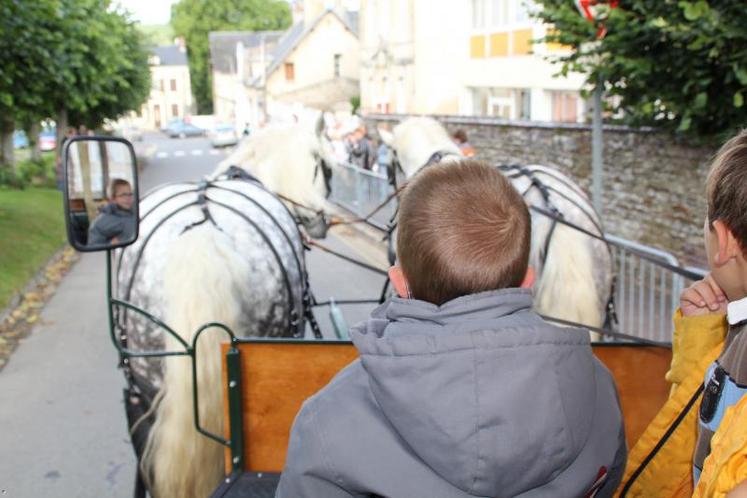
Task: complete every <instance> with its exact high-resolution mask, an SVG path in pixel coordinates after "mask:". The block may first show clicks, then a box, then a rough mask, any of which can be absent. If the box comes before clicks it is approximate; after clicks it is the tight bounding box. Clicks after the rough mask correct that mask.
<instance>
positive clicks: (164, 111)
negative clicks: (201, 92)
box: [138, 43, 194, 130]
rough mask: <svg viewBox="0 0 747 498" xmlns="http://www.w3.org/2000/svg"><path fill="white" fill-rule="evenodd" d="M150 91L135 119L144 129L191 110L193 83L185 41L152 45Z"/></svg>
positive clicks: (191, 111) (156, 128)
mask: <svg viewBox="0 0 747 498" xmlns="http://www.w3.org/2000/svg"><path fill="white" fill-rule="evenodd" d="M148 63H149V64H150V71H151V91H150V96H149V97H148V101H147V102H146V103H145V104H143V106H142V108H141V110H140V113H139V116H138V121H139V122H140V126H141V127H142V128H145V129H151V130H158V129H160V128H162V127H164V126H166V124H168V122H169V121H172V120H174V119H184V118H186V117H188V116H190V115H191V114H192V113H193V112H194V100H193V98H192V84H191V80H190V77H189V66H188V65H187V53H186V49H185V47H184V44H183V43H181V44H176V45H167V46H162V47H156V48H154V49H153V51H152V53H151V56H150V57H149V59H148Z"/></svg>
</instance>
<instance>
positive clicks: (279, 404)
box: [212, 340, 671, 498]
mask: <svg viewBox="0 0 747 498" xmlns="http://www.w3.org/2000/svg"><path fill="white" fill-rule="evenodd" d="M236 349H237V350H238V353H239V354H238V365H239V368H240V383H238V384H237V385H234V386H233V388H236V387H240V391H241V396H240V411H241V414H240V418H241V428H242V432H243V438H242V442H241V443H242V444H241V448H242V451H241V455H242V456H243V459H242V460H241V464H242V465H241V466H240V468H239V469H236V470H233V471H232V470H230V469H232V468H233V467H236V465H234V462H233V459H234V458H236V456H235V455H234V457H233V458H232V456H231V450H230V448H227V449H226V469H228V472H229V474H228V475H227V476H226V481H225V482H223V483H222V484H221V485H220V486H219V487H218V488H217V489H216V490H215V492H214V494H213V495H212V497H213V498H239V497H241V498H264V497H274V496H275V489H276V487H277V482H278V479H279V477H280V472H281V471H282V469H283V464H284V462H285V454H286V450H287V447H288V438H289V436H290V428H291V425H292V424H293V419H294V418H295V416H296V413H298V411H299V409H300V408H301V404H302V403H303V402H304V400H305V399H306V398H308V397H310V396H311V395H313V394H314V393H316V392H317V391H318V390H319V389H321V388H322V387H324V386H325V385H326V384H327V383H328V382H329V381H330V380H331V379H332V378H333V377H334V376H335V374H336V373H337V372H338V371H340V370H341V369H342V368H343V367H345V366H346V365H348V364H349V363H350V362H352V361H353V360H355V359H356V358H357V357H358V353H357V351H356V349H355V348H354V347H353V345H352V344H351V343H350V342H348V341H301V340H288V341H285V340H282V341H281V340H271V341H270V340H247V341H242V342H240V343H238V344H237V345H236ZM228 350H229V345H228V344H225V345H224V347H223V353H224V354H223V358H224V362H223V365H224V368H223V375H224V386H226V389H225V392H224V406H225V407H227V408H226V410H225V427H226V438H227V439H229V440H230V439H231V434H230V426H231V425H230V418H231V415H230V412H231V409H230V403H229V396H228V391H229V389H231V388H232V387H230V386H229V382H228V381H227V379H228V377H227V373H226V360H225V358H226V355H225V353H226V352H227V351H228ZM593 350H594V353H595V354H596V356H597V357H598V358H599V359H600V360H601V361H602V362H603V363H604V364H605V365H606V366H607V368H609V369H610V371H611V372H612V374H613V376H614V377H615V381H616V383H617V388H618V391H619V393H620V402H621V404H622V410H623V414H624V417H625V432H626V436H627V440H628V447H632V443H634V442H635V441H636V440H637V439H638V437H639V436H640V434H641V433H642V432H643V430H644V429H645V428H646V426H647V425H648V424H649V422H650V421H651V420H652V419H653V417H654V415H656V413H657V412H658V411H659V409H660V408H661V406H662V405H663V404H664V402H665V401H666V399H667V397H668V395H669V384H668V383H667V382H666V381H665V379H664V374H665V373H666V372H667V370H668V369H669V364H670V362H671V350H670V349H668V348H665V347H658V346H647V345H637V344H620V343H599V344H594V345H593ZM234 399H236V398H234ZM234 403H236V401H234ZM237 409H238V406H234V410H237ZM234 416H236V415H234ZM237 461H238V460H237Z"/></svg>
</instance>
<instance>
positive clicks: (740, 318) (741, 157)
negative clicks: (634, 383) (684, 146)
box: [626, 130, 747, 497]
mask: <svg viewBox="0 0 747 498" xmlns="http://www.w3.org/2000/svg"><path fill="white" fill-rule="evenodd" d="M706 197H707V201H708V213H707V215H706V219H705V226H704V237H705V247H706V254H707V258H708V265H709V267H710V273H709V274H708V275H707V276H706V277H705V278H704V279H703V280H700V281H698V282H695V283H694V284H693V285H691V286H690V287H689V288H687V289H685V290H684V291H683V292H682V295H681V296H680V310H679V311H678V312H677V314H676V316H675V320H674V322H675V332H674V338H673V352H674V357H673V359H672V367H671V369H670V371H669V372H668V374H667V378H668V379H669V380H670V381H671V382H672V383H673V384H674V386H675V388H674V390H673V394H672V397H671V398H670V400H669V401H668V402H667V405H666V406H665V408H664V409H663V410H662V411H661V412H660V414H659V415H658V416H657V419H655V420H654V422H653V423H652V425H651V426H650V427H649V428H648V429H647V431H646V433H645V434H644V436H642V437H641V440H640V442H639V444H637V445H636V447H635V448H634V449H633V451H632V452H631V462H630V464H629V466H628V473H631V472H632V474H631V477H630V478H627V477H626V481H630V483H629V484H626V486H627V487H628V488H629V489H630V491H631V492H630V493H629V494H628V495H627V496H651V497H665V496H666V497H669V496H672V497H674V496H690V493H692V491H693V488H694V487H695V494H694V495H693V496H697V497H705V496H724V493H726V492H728V491H729V490H731V489H733V488H736V487H737V486H736V485H737V483H739V482H740V481H743V480H745V479H747V466H745V465H742V464H740V463H739V462H747V437H746V436H747V405H745V402H747V399H746V398H745V397H744V394H745V393H747V334H745V330H746V329H747V130H745V131H742V132H741V133H739V134H738V135H736V136H735V137H733V138H732V139H731V140H729V141H728V142H726V143H725V144H724V145H723V146H722V147H721V149H720V150H719V152H718V154H717V155H716V157H715V159H714V161H713V164H712V166H711V170H710V172H709V174H708V179H707V182H706ZM704 379H705V380H704ZM701 391H702V392H703V394H702V395H700V392H701ZM665 412H668V413H669V414H670V415H669V417H666V416H665ZM668 418H671V419H672V420H671V421H670V420H668ZM677 419H679V420H680V422H678V423H677V424H675V422H676V420H677ZM696 427H697V430H696ZM696 434H697V437H695V435H696ZM657 444H658V446H659V450H657V451H653V449H652V448H651V446H656V445H657ZM637 469H640V470H637ZM663 469H665V470H664V471H665V472H666V474H667V475H664V474H663V473H662V470H663ZM636 470H637V471H636ZM701 473H702V478H701ZM743 488H744V486H740V487H739V489H735V490H734V491H735V493H740V492H741V491H742V490H743ZM717 490H718V492H717Z"/></svg>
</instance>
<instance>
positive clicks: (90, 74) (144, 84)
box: [0, 0, 150, 173]
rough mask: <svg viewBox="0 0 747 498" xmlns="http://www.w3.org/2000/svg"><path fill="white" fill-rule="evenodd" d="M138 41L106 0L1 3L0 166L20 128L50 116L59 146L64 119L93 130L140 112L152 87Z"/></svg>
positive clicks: (5, 161) (9, 159)
mask: <svg viewBox="0 0 747 498" xmlns="http://www.w3.org/2000/svg"><path fill="white" fill-rule="evenodd" d="M142 40H143V38H142V35H141V33H140V32H139V31H138V30H137V29H136V27H135V25H134V24H133V23H132V22H131V21H130V20H129V19H128V17H127V15H126V14H125V13H123V12H120V11H118V10H116V9H113V8H112V7H111V2H110V1H109V0H35V1H33V2H18V1H14V0H0V134H1V135H0V136H2V139H3V141H2V143H3V160H2V161H0V164H5V165H11V164H12V159H13V147H12V132H13V129H14V128H15V127H16V126H17V125H19V124H20V125H22V126H23V127H25V128H29V129H30V128H33V126H32V124H33V123H38V122H39V121H40V120H41V119H43V118H47V117H52V118H54V119H55V120H56V121H57V133H58V136H57V138H58V143H61V138H62V134H63V133H64V130H65V128H66V127H67V124H68V117H69V118H70V122H72V123H73V124H76V125H77V124H86V125H88V126H89V127H92V128H93V127H98V126H100V125H101V123H102V122H103V120H104V119H106V118H110V119H116V118H117V117H119V116H121V115H122V114H124V113H125V112H127V111H128V110H130V109H137V108H138V107H139V106H140V105H141V104H142V103H143V102H144V101H145V99H146V98H147V96H148V91H149V87H150V69H149V67H148V63H147V51H146V50H145V48H144V45H143V41H142ZM6 169H7V168H6ZM0 173H2V171H0Z"/></svg>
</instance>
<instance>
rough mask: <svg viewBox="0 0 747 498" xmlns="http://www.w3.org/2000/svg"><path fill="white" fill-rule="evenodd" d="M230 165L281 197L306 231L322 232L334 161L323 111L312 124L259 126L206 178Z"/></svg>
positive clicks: (325, 226)
mask: <svg viewBox="0 0 747 498" xmlns="http://www.w3.org/2000/svg"><path fill="white" fill-rule="evenodd" d="M231 166H238V167H240V168H241V169H243V170H245V171H246V172H248V173H249V174H250V175H252V176H253V177H254V178H256V179H257V180H259V181H260V182H261V183H262V184H264V186H265V187H266V188H267V189H269V190H270V191H272V192H274V193H275V194H277V195H278V196H279V197H280V198H281V199H283V200H285V201H286V203H287V204H288V205H289V208H290V209H291V210H292V211H293V212H294V214H295V216H296V218H297V219H298V220H299V222H300V223H301V224H302V225H303V226H304V228H305V229H306V231H307V232H308V234H309V235H310V236H312V237H314V238H324V237H325V235H326V233H327V229H328V228H329V221H328V220H327V217H326V215H325V214H324V211H325V208H326V207H327V198H328V197H329V194H330V192H331V180H332V174H333V170H334V168H335V167H336V161H335V158H334V151H333V149H332V144H331V143H330V142H329V140H328V139H327V137H326V133H325V121H324V116H323V115H320V116H319V118H318V119H317V121H316V123H315V125H314V127H313V128H312V127H310V126H309V125H308V124H306V123H294V124H292V125H281V126H273V127H269V128H265V129H262V130H259V131H258V132H256V133H254V134H252V135H251V136H249V137H247V138H245V139H244V140H242V142H241V143H240V144H239V146H238V147H237V148H236V150H235V151H234V152H233V153H232V154H231V155H230V156H229V157H227V158H226V159H225V160H223V161H222V162H221V163H220V164H219V165H218V168H217V169H216V171H215V172H214V173H213V175H212V178H217V177H219V176H220V175H222V174H224V173H225V172H226V171H227V170H228V169H229V168H230V167H231Z"/></svg>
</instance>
